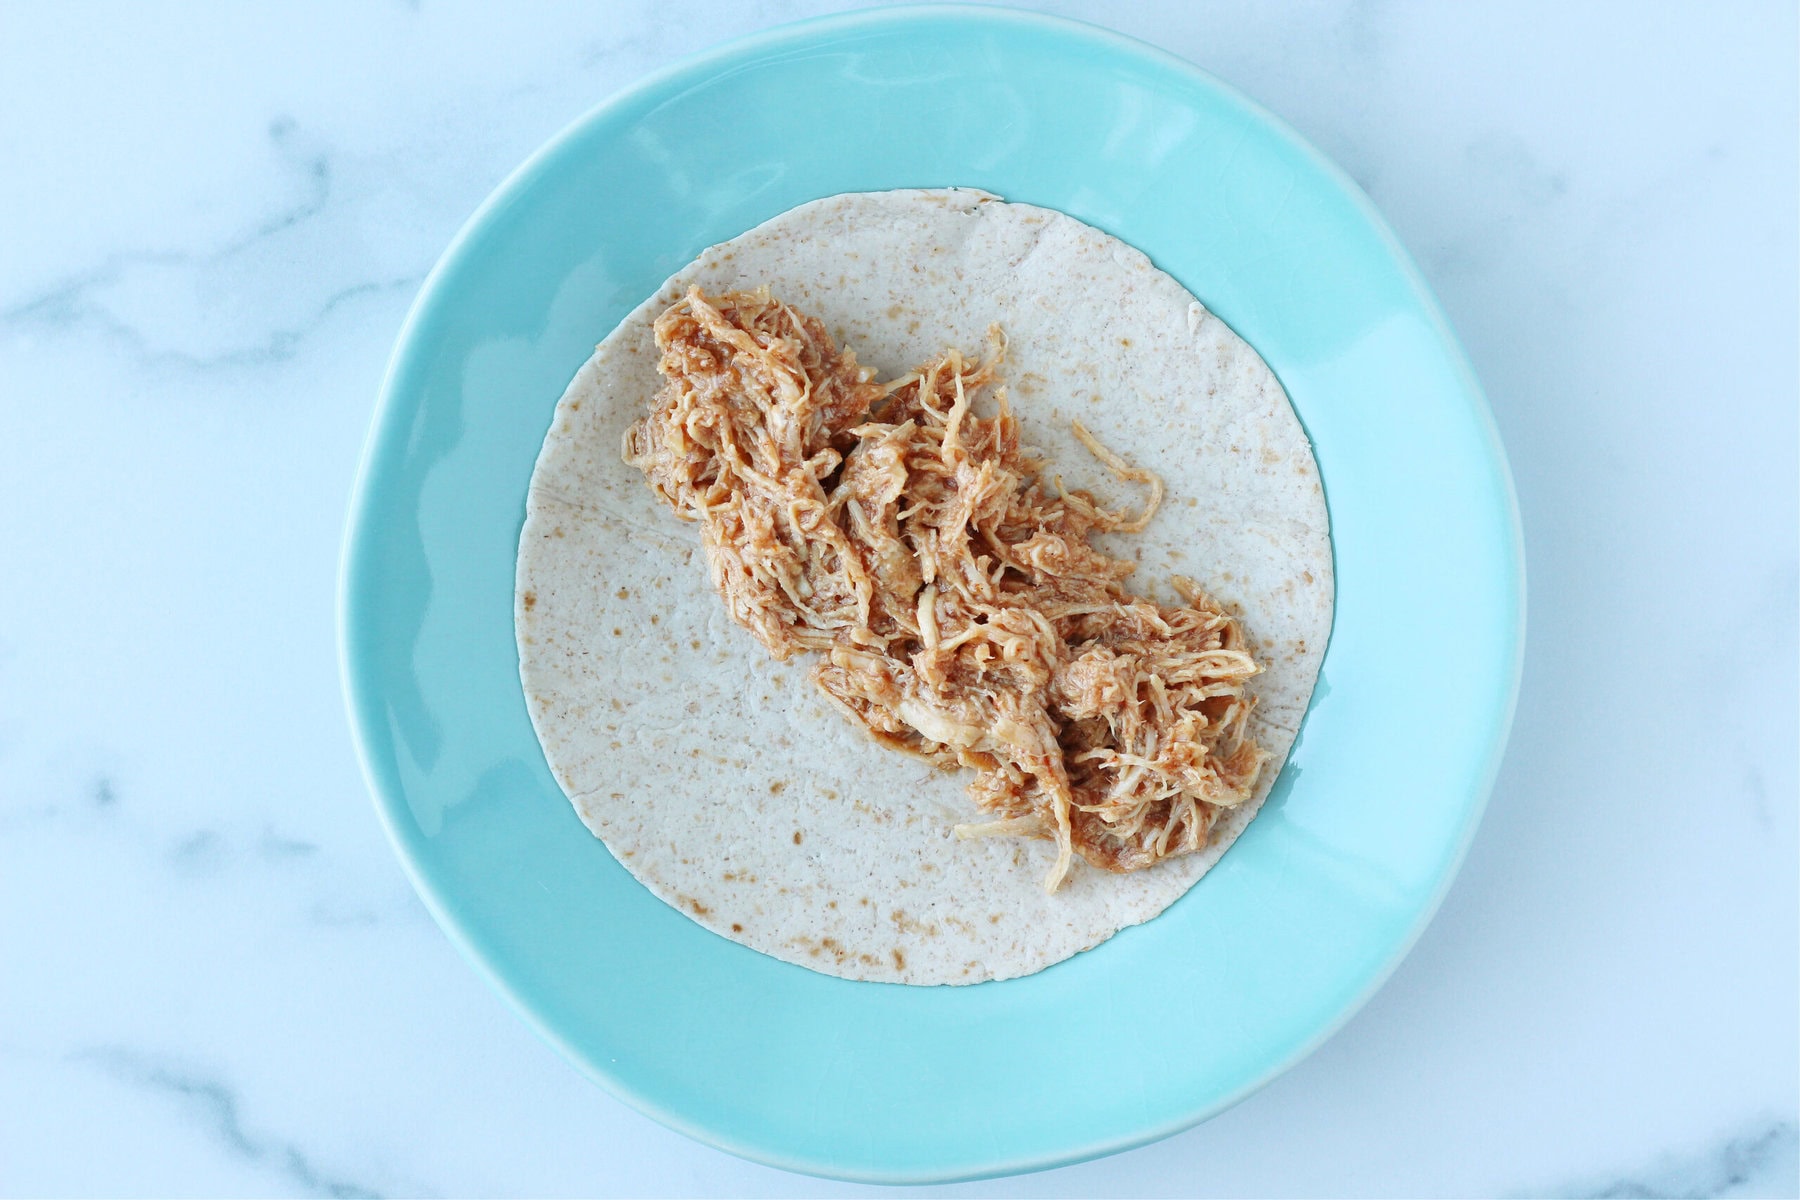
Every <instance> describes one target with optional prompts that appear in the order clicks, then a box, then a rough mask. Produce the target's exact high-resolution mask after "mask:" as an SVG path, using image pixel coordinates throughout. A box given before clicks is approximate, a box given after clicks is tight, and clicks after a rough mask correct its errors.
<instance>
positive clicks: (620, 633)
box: [613, 626, 625, 637]
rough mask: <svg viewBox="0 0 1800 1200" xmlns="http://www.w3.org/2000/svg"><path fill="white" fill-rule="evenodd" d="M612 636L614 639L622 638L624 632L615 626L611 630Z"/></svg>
mask: <svg viewBox="0 0 1800 1200" xmlns="http://www.w3.org/2000/svg"><path fill="white" fill-rule="evenodd" d="M613 636H614V637H624V636H625V631H624V630H623V629H620V628H618V627H617V626H615V627H614V628H613Z"/></svg>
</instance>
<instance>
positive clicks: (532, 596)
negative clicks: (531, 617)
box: [525, 592, 537, 612]
mask: <svg viewBox="0 0 1800 1200" xmlns="http://www.w3.org/2000/svg"><path fill="white" fill-rule="evenodd" d="M536 607H537V593H536V592H526V593H525V611H526V612H530V611H531V610H532V609H534V608H536Z"/></svg>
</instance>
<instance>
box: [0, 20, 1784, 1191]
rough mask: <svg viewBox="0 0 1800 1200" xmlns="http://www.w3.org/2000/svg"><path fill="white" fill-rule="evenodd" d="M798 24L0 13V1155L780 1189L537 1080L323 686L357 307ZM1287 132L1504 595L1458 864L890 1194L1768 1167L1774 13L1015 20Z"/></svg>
mask: <svg viewBox="0 0 1800 1200" xmlns="http://www.w3.org/2000/svg"><path fill="white" fill-rule="evenodd" d="M832 7H836V6H835V5H832V4H826V3H818V2H814V0H807V2H801V3H763V4H731V3H726V2H724V0H657V2H655V3H633V4H620V5H608V4H595V3H591V2H585V3H578V4H563V5H544V6H531V7H528V8H524V9H521V10H517V11H513V10H512V6H500V5H497V6H484V7H475V6H443V5H439V4H435V3H425V4H418V3H414V4H411V5H407V4H398V3H395V4H385V5H374V4H355V5H343V6H332V7H328V8H321V7H319V6H313V5H306V6H301V5H293V6H287V7H277V8H266V7H250V6H240V5H236V4H223V3H222V4H213V5H207V4H190V5H181V6H167V7H148V6H143V7H113V8H107V9H104V10H102V9H90V8H87V7H85V6H78V5H26V4H19V5H8V6H6V7H3V8H0V173H3V174H0V179H3V180H4V183H5V186H4V187H0V230H4V234H0V514H3V515H0V564H3V567H0V570H3V572H4V576H3V577H4V586H0V974H3V975H4V980H5V982H4V985H3V986H0V1192H4V1193H5V1194H8V1195H62V1194H175V1195H245V1196H260V1195H312V1194H320V1195H337V1196H352V1195H376V1194H381V1195H396V1194H401V1195H472V1194H474V1195H487V1194H491V1195H578V1194H595V1195H745V1196H760V1195H796V1196H811V1195H839V1194H852V1193H858V1194H860V1193H862V1192H872V1193H873V1192H879V1191H880V1189H866V1188H851V1187H845V1186H841V1185H837V1184H832V1183H828V1182H824V1181H819V1180H813V1179H807V1178H802V1177H798V1176H791V1175H785V1174H783V1173H781V1172H778V1171H773V1170H768V1169H765V1168H762V1167H758V1166H754V1165H751V1164H747V1163H744V1162H741V1161H739V1160H737V1159H734V1158H731V1157H729V1156H727V1155H724V1154H721V1153H718V1152H715V1151H713V1150H710V1149H707V1148H705V1147H703V1146H699V1145H696V1144H694V1143H691V1142H689V1141H687V1140H685V1139H684V1138H682V1137H680V1136H679V1135H677V1134H674V1133H671V1132H668V1131H666V1130H664V1129H663V1128H661V1127H660V1126H657V1125H655V1124H653V1123H652V1122H650V1121H649V1120H647V1119H645V1118H643V1117H641V1116H639V1115H638V1114H637V1113H635V1112H634V1111H632V1110H630V1109H628V1108H626V1107H625V1106H623V1105H622V1104H620V1103H618V1102H616V1101H614V1100H613V1099H611V1098H610V1097H609V1096H607V1095H606V1094H604V1093H603V1092H601V1091H600V1090H599V1089H597V1088H595V1087H592V1086H590V1085H589V1084H587V1083H586V1082H584V1081H583V1080H582V1079H581V1078H579V1077H578V1076H577V1075H576V1073H575V1072H574V1071H573V1070H572V1069H571V1068H569V1067H568V1066H566V1065H565V1064H564V1063H563V1062H562V1061H561V1060H560V1059H558V1058H557V1057H556V1055H555V1054H554V1053H553V1052H552V1051H551V1050H550V1049H549V1048H547V1047H546V1046H545V1045H543V1044H542V1043H540V1042H539V1041H537V1039H536V1038H535V1037H533V1036H532V1035H531V1034H530V1033H529V1032H528V1031H527V1030H526V1028H525V1027H524V1026H523V1025H522V1024H521V1023H520V1022H519V1021H517V1020H516V1019H515V1018H514V1017H513V1016H512V1014H511V1013H510V1012H509V1011H508V1010H507V1009H506V1008H505V1006H504V1005H503V1004H502V1002H501V1001H500V1000H499V999H498V998H497V997H496V996H494V995H493V994H492V993H490V992H489V991H488V989H487V988H486V986H485V985H484V984H483V983H482V982H481V981H480V980H479V979H478V978H477V977H476V975H475V973H474V972H472V971H471V970H470V969H469V968H468V967H467V966H465V965H464V963H463V962H462V961H461V960H460V959H459V958H458V957H457V955H456V953H455V952H454V951H453V950H452V948H451V946H450V944H449V942H448V941H447V940H446V939H445V938H444V936H443V935H442V934H441V933H439V932H438V930H437V929H436V927H435V926H434V925H433V924H432V922H431V920H430V918H429V917H428V916H427V915H426V913H425V910H424V909H423V907H422V906H421V905H420V904H419V902H418V901H417V900H416V899H415V898H414V896H413V894H412V892H411V890H410V888H409V887H408V884H407V882H406V880H405V878H404V876H403V875H402V873H401V870H400V868H399V866H398V864H397V862H396V860H395V859H394V857H393V855H392V854H391V853H390V851H389V849H388V846H387V843H386V841H385V840H384V838H383V835H382V833H381V830H380V828H379V826H378V824H377V822H376V819H375V816H374V813H373V811H372V809H371V806H370V804H369V801H368V798H367V796H366V795H365V793H364V789H363V783H362V779H361V776H360V774H359V771H358V768H357V765H356V761H355V758H354V755H353V753H352V750H351V744H350V739H349V734H348V731H347V726H346V721H345V717H344V713H343V706H342V702H341V699H340V695H339V686H338V675H337V655H336V646H335V634H334V611H333V609H334V599H335V588H336V572H337V557H338V549H339V540H340V536H341V533H342V529H343V522H344V516H345V508H346V501H347V498H348V496H349V491H350V485H351V477H352V473H353V471H354V469H355V465H356V461H357V455H358V452H359V449H360V447H361V445H362V440H363V436H364V433H365V430H366V427H367V423H368V419H369V415H370V411H371V404H372V401H373V397H374V391H375V387H376V384H377V381H378V380H379V378H380V376H381V372H382V369H383V366H384V364H385V361H386V357H387V354H388V350H389V347H390V345H391V344H392V341H393V338H394V336H395V333H396V330H397V328H398V325H399V323H400V320H401V318H402V316H403V314H404V313H405V311H406V308H407V305H408V303H409V302H410V301H411V299H412V296H413V294H414V292H415V291H416V289H417V287H418V285H419V283H420V281H421V279H422V278H423V277H424V275H425V273H426V271H427V270H428V269H429V268H430V266H431V264H432V262H433V261H434V259H435V258H436V257H437V255H438V253H439V252H440V251H441V250H442V249H443V247H444V246H445V244H446V243H447V241H448V240H449V238H450V237H451V235H452V234H453V233H454V232H455V230H456V229H457V227H458V226H459V224H460V223H461V222H462V221H463V219H464V218H465V217H466V216H467V215H468V214H469V213H470V211H471V210H473V209H474V207H475V206H476V205H477V204H478V203H479V202H480V201H481V199H482V197H484V196H485V195H486V194H487V193H488V191H489V190H490V189H491V188H492V187H493V186H494V185H495V184H496V183H497V182H498V181H499V180H500V179H501V178H502V177H503V176H504V175H505V174H506V173H507V172H508V171H509V170H510V169H511V168H512V167H513V166H514V165H515V164H516V163H517V162H518V161H519V160H520V159H521V158H523V157H524V156H525V155H526V154H527V153H529V152H530V151H531V150H532V149H533V148H534V147H535V146H537V145H538V144H539V143H540V142H541V141H543V140H544V139H545V138H546V137H547V136H549V135H550V134H551V133H553V132H555V131H556V130H557V129H558V128H560V127H561V126H562V125H564V124H565V123H566V122H568V121H569V120H571V119H572V118H573V117H574V116H576V115H577V114H579V113H580V112H582V111H583V110H584V109H586V108H587V107H589V106H590V105H592V104H593V103H595V102H596V101H598V100H599V99H601V98H603V97H605V96H606V95H607V94H609V93H611V92H612V91H614V90H615V89H617V88H620V87H622V86H624V85H626V84H628V83H630V82H632V81H633V80H634V79H636V78H637V77H639V76H640V75H642V74H643V73H645V72H646V71H649V70H651V69H653V68H656V67H659V66H661V65H663V64H664V63H667V62H669V61H670V60H672V59H674V58H675V57H677V56H679V55H681V54H684V53H687V52H689V51H691V50H695V49H698V48H700V47H703V46H706V45H708V44H710V43H713V42H716V41H718V40H720V39H723V38H726V37H731V36H735V35H737V34H740V33H744V32H748V31H750V30H753V29H757V28H760V27H764V26H767V25H769V24H773V23H775V22H777V21H780V20H785V19H788V18H790V17H795V16H800V15H806V14H810V13H814V12H818V11H824V10H826V9H828V8H832ZM1051 7H1052V8H1053V9H1054V10H1055V11H1058V12H1063V13H1067V14H1070V15H1075V16H1083V17H1086V18H1088V19H1092V20H1096V21H1099V22H1101V23H1105V24H1109V25H1112V26H1114V27H1116V28H1118V29H1121V30H1123V31H1124V32H1126V33H1130V34H1134V35H1136V36H1139V37H1142V38H1145V39H1148V40H1150V41H1153V42H1155V43H1156V44H1158V45H1160V46H1163V47H1166V48H1168V49H1169V50H1172V51H1173V52H1175V53H1177V54H1180V55H1183V56H1185V57H1187V58H1189V59H1191V60H1193V61H1194V62H1196V63H1199V64H1200V65H1201V66H1203V67H1205V68H1207V69H1208V70H1210V71H1212V72H1214V73H1216V74H1217V75H1219V76H1220V77H1222V78H1224V79H1225V80H1227V81H1229V82H1231V83H1233V84H1235V85H1236V86H1238V87H1239V88H1241V89H1243V90H1244V91H1245V92H1247V93H1249V94H1250V95H1251V96H1252V97H1254V98H1256V99H1257V100H1259V101H1261V102H1262V103H1263V104H1265V105H1267V106H1268V107H1270V108H1271V109H1273V110H1274V111H1275V112H1277V113H1278V114H1280V115H1281V116H1283V117H1285V118H1286V119H1287V120H1289V121H1290V122H1292V123H1293V124H1294V125H1295V126H1297V127H1298V128H1299V129H1300V131H1301V132H1302V133H1304V134H1305V135H1306V136H1308V137H1310V138H1311V139H1313V140H1314V141H1315V142H1316V143H1317V144H1318V145H1319V146H1320V147H1321V148H1323V149H1324V150H1325V151H1326V152H1327V153H1328V154H1330V155H1332V156H1333V157H1335V158H1336V159H1337V160H1338V161H1339V162H1340V163H1341V164H1343V166H1344V167H1345V168H1346V169H1348V170H1349V172H1350V173H1351V174H1352V175H1353V176H1355V177H1356V179H1357V180H1358V181H1359V182H1360V183H1361V184H1362V185H1363V186H1364V187H1365V188H1366V189H1367V190H1368V191H1369V193H1370V194H1371V195H1372V196H1373V197H1374V199H1375V201H1376V203H1377V204H1378V205H1379V206H1380V207H1381V208H1382V210H1383V211H1384V212H1385V213H1386V214H1387V216H1388V218H1389V219H1390V220H1391V221H1392V222H1393V224H1394V226H1395V227H1396V229H1397V230H1398V232H1399V234H1400V237H1401V238H1402V240H1403V241H1405V242H1406V244H1407V245H1408V246H1409V247H1410V248H1411V250H1412V251H1413V253H1414V254H1415V255H1416V256H1417V258H1418V259H1419V261H1420V263H1421V265H1422V266H1423V268H1424V270H1425V273H1426V274H1427V276H1428V277H1429V278H1430V280H1431V283H1432V284H1433V286H1434V287H1435V288H1436V289H1437V290H1438V293H1439V295H1440V296H1441V297H1442V299H1443V301H1444V304H1445V306H1446V307H1447V309H1448V310H1449V313H1450V316H1451V319H1452V320H1453V321H1454V322H1455V324H1456V326H1457V328H1458V330H1459V331H1460V333H1461V335H1462V337H1463V339H1464V341H1465V343H1466V345H1467V347H1468V350H1469V353H1470V356H1471V357H1472V359H1473V361H1474V363H1475V367H1476V369H1477V371H1478V372H1479V374H1480V376H1481V378H1482V380H1483V381H1484V383H1485V385H1486V387H1487V389H1488V392H1489V395H1490V397H1491V399H1492V403H1493V407H1494V412H1495V417H1496V418H1497V420H1498V422H1499V426H1500V429H1501V432H1502V434H1503V436H1504V438H1505V441H1506V445H1507V448H1508V450H1509V452H1510V454H1511V458H1512V464H1513V470H1514V472H1515V474H1516V476H1517V481H1518V491H1519V497H1520V503H1521V507H1522V510H1523V514H1524V522H1525V532H1526V542H1527V547H1528V555H1529V562H1530V576H1531V578H1530V611H1531V633H1530V646H1529V652H1528V657H1527V663H1526V669H1525V679H1524V690H1523V693H1522V695H1521V698H1520V702H1519V710H1518V720H1517V724H1516V727H1515V731H1514V734H1513V739H1512V744H1511V748H1510V751H1509V753H1508V756H1507V759H1506V764H1505V768H1504V770H1503V771H1502V773H1501V776H1500V782H1499V786H1498V789H1497V790H1496V792H1495V794H1494V799H1493V803H1492V806H1491V807H1490V809H1489V811H1488V815H1487V818H1486V822H1485V824H1484V825H1483V827H1482V830H1481V833H1480V835H1479V837H1478V839H1477V841H1476V843H1475V846H1474V849H1473V851H1472V852H1471V854H1470V856H1469V859H1468V863H1467V866H1466V867H1465V868H1464V870H1463V873H1462V876H1461V878H1460V879H1459V881H1458V882H1457V884H1456V886H1455V888H1454V890H1453V891H1452V892H1451V894H1450V897H1449V899H1448V901H1447V902H1446V904H1445V905H1444V908H1443V910H1442V912H1441V914H1440V915H1439V916H1438V918H1437V920H1436V922H1435V923H1434V924H1433V925H1432V926H1431V927H1430V929H1429V930H1428V931H1427V932H1426V934H1425V936H1424V938H1423V940H1422V941H1421V942H1420V943H1419V945H1418V947H1417V949H1416V950H1415V951H1414V952H1413V954H1412V956H1411V957H1410V958H1409V959H1408V960H1407V961H1406V963H1405V964H1404V965H1403V966H1402V967H1401V968H1400V970H1399V972H1398V974H1396V975H1395V976H1394V978H1393V979H1392V981H1391V982H1390V983H1389V984H1388V985H1387V987H1386V988H1385V989H1384V990H1382V991H1381V992H1380V994H1378V995H1377V996H1376V997H1375V998H1374V1000H1373V1001H1371V1002H1370V1003H1369V1005H1368V1006H1367V1008H1366V1009H1364V1010H1363V1011H1362V1012H1361V1013H1360V1014H1359V1015H1358V1016H1357V1017H1356V1018H1355V1019H1354V1020H1352V1021H1351V1022H1350V1024H1349V1025H1348V1026H1347V1027H1346V1028H1345V1029H1344V1030H1343V1031H1342V1032H1341V1033H1339V1034H1338V1035H1337V1036H1336V1037H1335V1038H1333V1039H1332V1040H1331V1041H1330V1042H1329V1043H1328V1044H1327V1045H1325V1046H1324V1048H1323V1049H1321V1050H1320V1051H1319V1052H1318V1053H1316V1054H1315V1055H1313V1056H1312V1057H1311V1058H1310V1059H1309V1060H1307V1061H1306V1062H1305V1063H1303V1064H1302V1065H1300V1066H1299V1067H1297V1068H1296V1069H1295V1070H1293V1071H1292V1072H1290V1073H1289V1074H1287V1075H1286V1076H1284V1077H1283V1078H1281V1079H1280V1080H1278V1081H1277V1082H1275V1083H1274V1084H1273V1085H1271V1086H1270V1087H1268V1088H1267V1089H1266V1090H1264V1091H1263V1092H1261V1093H1259V1094H1258V1095H1256V1096H1254V1097H1252V1098H1251V1099H1249V1100H1248V1101H1246V1102H1245V1103H1243V1104H1242V1105H1240V1106H1238V1107H1237V1108H1235V1109H1233V1110H1231V1111H1230V1112H1228V1113H1226V1114H1224V1115H1223V1116H1220V1117H1219V1118H1217V1119H1216V1120H1214V1121H1212V1122H1210V1123H1209V1124H1206V1125H1203V1126H1201V1127H1199V1128H1196V1129H1193V1130H1190V1131H1188V1132H1187V1133H1184V1134H1181V1135H1179V1136H1177V1137H1174V1138H1171V1139H1169V1140H1168V1141H1165V1142H1162V1143H1160V1144H1157V1145H1154V1146H1151V1147H1148V1148H1146V1149H1142V1150H1139V1151H1136V1152H1133V1153H1130V1154H1125V1155H1121V1156H1118V1157H1115V1158H1111V1159H1107V1160H1103V1161H1100V1162H1096V1163H1089V1164H1085V1165H1082V1166H1077V1167H1071V1168H1067V1169H1064V1170H1060V1171H1055V1172H1050V1173H1046V1174H1042V1175H1036V1176H1029V1177H1024V1178H1016V1179H1009V1180H997V1181H990V1182H987V1183H981V1184H969V1185H960V1186H955V1187H947V1188H939V1189H929V1190H931V1191H933V1192H934V1193H935V1194H944V1195H996V1196H1013V1195H1068V1196H1076V1195H1115V1194H1116V1195H1215V1194H1216V1195H1239V1196H1243V1195H1285V1196H1308V1195H1317V1196H1330V1195H1340V1196H1341V1195H1374V1196H1398V1195H1433V1196H1444V1195H1538V1194H1551V1195H1592V1196H1649V1195H1679V1196H1695V1197H1701V1196H1738V1195H1746V1196H1747V1195H1788V1196H1791V1195H1794V1194H1795V1192H1796V1189H1797V1187H1800V1180H1797V1178H1796V1143H1797V1134H1796V1103H1797V1096H1796V1092H1797V1081H1796V1064H1797V1062H1800V1045H1797V1037H1796V1012H1797V1011H1800V995H1797V990H1800V988H1797V979H1796V975H1797V969H1800V968H1797V965H1796V964H1797V961H1800V937H1797V928H1796V926H1797V917H1796V911H1797V906H1796V862H1797V860H1800V856H1797V836H1796V753H1795V740H1796V719H1797V715H1796V660H1797V654H1800V648H1797V644H1796V605H1797V597H1796V537H1797V534H1796V514H1795V496H1796V438H1797V431H1796V414H1797V411H1800V400H1797V391H1800V386H1797V379H1796V361H1797V360H1796V340H1797V338H1796V328H1797V322H1800V314H1797V312H1796V254H1797V248H1796V199H1797V195H1796V192H1797V185H1796V135H1795V131H1796V95H1797V84H1796V56H1795V46H1796V24H1795V23H1796V17H1795V12H1794V9H1793V7H1792V6H1791V5H1786V4H1780V3H1749V2H1745V3H1738V4H1733V5H1730V6H1719V7H1717V8H1712V7H1703V6H1698V5H1695V6H1689V7H1685V8H1683V7H1674V6H1654V7H1652V6H1641V5H1636V4H1602V3H1586V4H1581V5H1565V4H1548V3H1546V4H1537V3H1504V4H1484V5H1479V6H1475V5H1450V4H1410V5H1383V4H1332V3H1319V4H1304V5H1284V6H1270V5H1264V4H1260V3H1235V2H1226V3H1218V4H1209V5H1206V6H1199V5H1188V4H1185V3H1179V2H1177V0H1165V2H1159V3H1145V4H1140V5H1120V4H1102V3H1096V2H1073V0H1070V2H1067V3H1058V4H1055V5H1052V6H1051Z"/></svg>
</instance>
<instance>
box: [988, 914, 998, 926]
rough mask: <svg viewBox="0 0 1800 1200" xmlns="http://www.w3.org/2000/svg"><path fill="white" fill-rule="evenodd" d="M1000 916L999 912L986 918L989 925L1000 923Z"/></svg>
mask: <svg viewBox="0 0 1800 1200" xmlns="http://www.w3.org/2000/svg"><path fill="white" fill-rule="evenodd" d="M1000 916H1001V914H999V913H995V914H994V915H993V916H991V917H989V918H988V924H989V925H998V924H999V923H1000Z"/></svg>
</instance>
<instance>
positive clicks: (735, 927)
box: [731, 921, 744, 933]
mask: <svg viewBox="0 0 1800 1200" xmlns="http://www.w3.org/2000/svg"><path fill="white" fill-rule="evenodd" d="M731 932H733V933H742V932H744V927H743V926H742V925H739V924H738V923H737V922H736V921H733V922H732V923H731Z"/></svg>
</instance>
